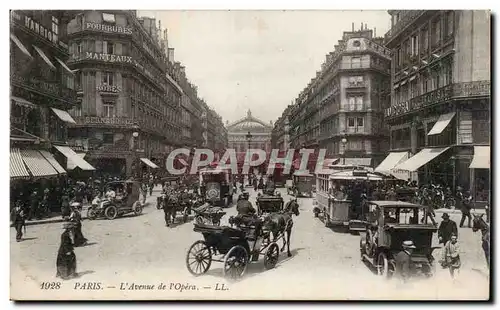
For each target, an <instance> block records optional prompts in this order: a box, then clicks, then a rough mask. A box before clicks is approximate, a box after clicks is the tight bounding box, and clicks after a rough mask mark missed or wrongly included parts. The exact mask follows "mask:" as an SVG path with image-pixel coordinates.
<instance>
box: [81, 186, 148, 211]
mask: <svg viewBox="0 0 500 310" xmlns="http://www.w3.org/2000/svg"><path fill="white" fill-rule="evenodd" d="M106 187H108V188H109V189H111V190H113V191H114V192H115V193H116V197H115V198H102V199H99V198H96V199H94V201H93V203H92V205H91V206H90V207H89V208H88V209H87V218H88V219H90V220H94V219H96V218H100V217H105V218H106V219H108V220H113V219H115V218H116V217H117V216H122V215H125V214H128V213H134V214H135V215H140V214H141V213H142V209H143V204H142V203H141V201H140V194H141V184H140V183H139V182H136V181H113V182H109V183H107V184H106Z"/></svg>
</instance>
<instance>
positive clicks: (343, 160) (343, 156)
mask: <svg viewBox="0 0 500 310" xmlns="http://www.w3.org/2000/svg"><path fill="white" fill-rule="evenodd" d="M340 142H342V145H343V149H344V152H343V153H342V164H343V165H345V146H346V144H347V138H346V137H345V136H343V137H342V140H340Z"/></svg>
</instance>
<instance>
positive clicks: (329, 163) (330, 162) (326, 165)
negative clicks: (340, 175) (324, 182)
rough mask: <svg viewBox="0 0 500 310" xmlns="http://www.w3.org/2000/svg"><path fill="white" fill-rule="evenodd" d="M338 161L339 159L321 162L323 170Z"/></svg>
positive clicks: (326, 159)
mask: <svg viewBox="0 0 500 310" xmlns="http://www.w3.org/2000/svg"><path fill="white" fill-rule="evenodd" d="M338 161H339V158H325V160H324V161H323V168H328V167H330V166H331V165H335V164H336V163H337V162H338Z"/></svg>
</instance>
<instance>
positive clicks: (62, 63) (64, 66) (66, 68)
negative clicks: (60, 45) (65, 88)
mask: <svg viewBox="0 0 500 310" xmlns="http://www.w3.org/2000/svg"><path fill="white" fill-rule="evenodd" d="M56 60H57V62H58V63H59V64H60V65H61V67H63V68H64V70H66V71H68V73H69V74H71V75H75V73H74V72H73V70H71V69H70V68H68V66H66V64H65V63H64V61H62V60H61V59H59V58H57V57H56Z"/></svg>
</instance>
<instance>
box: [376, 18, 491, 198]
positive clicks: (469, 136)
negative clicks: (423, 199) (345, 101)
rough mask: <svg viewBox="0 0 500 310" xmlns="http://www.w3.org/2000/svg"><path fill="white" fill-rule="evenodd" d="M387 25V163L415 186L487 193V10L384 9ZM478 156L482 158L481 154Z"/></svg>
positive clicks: (488, 24) (488, 68)
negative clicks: (390, 156) (396, 156)
mask: <svg viewBox="0 0 500 310" xmlns="http://www.w3.org/2000/svg"><path fill="white" fill-rule="evenodd" d="M389 14H390V15H391V19H392V27H391V29H390V30H389V32H388V33H387V34H386V35H385V44H386V46H387V47H388V48H390V49H391V50H392V55H393V56H392V57H393V59H392V68H391V84H392V87H391V88H392V90H391V97H392V100H391V106H390V107H389V108H387V109H386V110H385V120H386V122H387V123H388V124H389V125H390V148H391V152H392V153H396V152H401V153H408V156H409V157H410V158H409V159H406V160H404V159H403V160H402V162H400V163H396V165H395V166H394V164H391V165H388V167H389V166H390V167H394V169H393V170H394V171H396V172H398V173H401V171H402V172H406V173H407V174H408V176H411V177H412V178H414V179H418V181H419V182H421V183H427V182H430V181H432V182H438V183H442V184H445V185H446V186H449V187H450V188H453V189H455V188H456V187H457V186H461V187H463V188H466V189H470V190H471V192H472V193H473V197H475V198H476V199H478V200H487V198H488V195H489V187H488V184H489V181H490V179H489V152H490V148H489V146H490V132H491V127H490V126H491V125H490V107H491V91H490V75H491V72H490V46H491V45H490V42H491V38H490V27H491V26H490V12H489V11H443V10H441V11H428V10H418V11H389ZM481 154H482V155H483V157H481Z"/></svg>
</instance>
